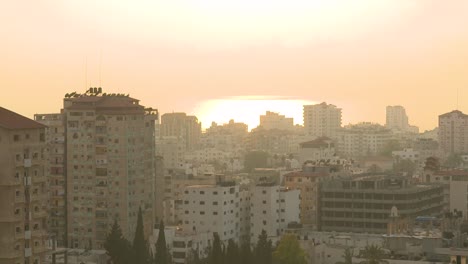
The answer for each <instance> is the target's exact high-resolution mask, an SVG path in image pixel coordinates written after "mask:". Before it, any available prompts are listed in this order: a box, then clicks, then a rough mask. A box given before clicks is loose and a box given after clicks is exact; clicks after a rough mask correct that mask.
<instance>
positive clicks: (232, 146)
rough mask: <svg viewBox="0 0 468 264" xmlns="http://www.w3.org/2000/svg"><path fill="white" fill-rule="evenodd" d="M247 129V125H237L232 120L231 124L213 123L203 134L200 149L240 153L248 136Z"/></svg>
mask: <svg viewBox="0 0 468 264" xmlns="http://www.w3.org/2000/svg"><path fill="white" fill-rule="evenodd" d="M247 128H248V126H247V125H246V124H244V123H236V122H234V120H232V119H231V120H229V123H227V124H222V125H218V124H216V123H215V122H213V123H211V126H210V127H209V128H208V129H206V131H205V133H203V134H202V136H201V138H200V147H201V148H216V149H219V150H223V151H233V152H240V151H242V150H243V143H244V140H245V138H246V137H247V135H248V131H247Z"/></svg>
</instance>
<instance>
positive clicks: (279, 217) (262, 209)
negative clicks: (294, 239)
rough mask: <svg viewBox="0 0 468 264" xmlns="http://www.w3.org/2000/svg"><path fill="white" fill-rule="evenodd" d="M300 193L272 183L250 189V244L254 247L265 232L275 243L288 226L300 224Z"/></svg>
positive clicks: (261, 184)
mask: <svg viewBox="0 0 468 264" xmlns="http://www.w3.org/2000/svg"><path fill="white" fill-rule="evenodd" d="M299 197H300V191H299V190H290V189H288V188H285V187H282V186H279V185H275V184H272V183H260V184H257V185H256V186H255V187H254V188H253V189H252V195H251V199H250V201H251V208H250V244H251V245H255V244H256V243H257V240H258V236H259V235H260V234H261V233H262V230H265V231H266V233H267V236H268V239H271V240H272V241H274V242H276V241H278V240H279V238H280V237H281V234H282V233H283V232H284V231H285V229H286V228H287V227H288V224H298V223H299V222H300V218H299V215H300V208H299V200H300V198H299Z"/></svg>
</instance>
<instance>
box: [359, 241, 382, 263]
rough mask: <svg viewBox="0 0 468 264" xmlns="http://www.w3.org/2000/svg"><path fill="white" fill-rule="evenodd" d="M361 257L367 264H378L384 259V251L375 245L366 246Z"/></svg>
mask: <svg viewBox="0 0 468 264" xmlns="http://www.w3.org/2000/svg"><path fill="white" fill-rule="evenodd" d="M363 257H364V258H365V259H366V260H367V264H379V263H380V261H381V260H382V259H383V257H384V251H383V249H382V248H381V247H379V246H376V245H370V246H366V248H365V249H364V252H363Z"/></svg>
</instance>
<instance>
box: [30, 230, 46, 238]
mask: <svg viewBox="0 0 468 264" xmlns="http://www.w3.org/2000/svg"><path fill="white" fill-rule="evenodd" d="M31 235H32V237H45V236H46V232H45V231H44V230H33V231H32V233H31Z"/></svg>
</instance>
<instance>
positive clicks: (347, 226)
mask: <svg viewBox="0 0 468 264" xmlns="http://www.w3.org/2000/svg"><path fill="white" fill-rule="evenodd" d="M320 197H321V198H320V223H319V224H320V229H321V230H322V231H336V232H358V233H359V232H367V233H382V234H384V233H386V232H387V225H388V223H389V216H390V212H391V210H392V207H394V206H395V207H396V208H397V210H398V212H399V214H400V216H401V217H403V218H406V219H407V220H409V221H411V220H414V219H415V218H416V217H418V216H430V215H437V214H440V213H441V212H442V209H443V207H444V201H443V200H444V191H443V187H442V186H441V185H425V184H419V185H413V184H411V183H410V180H409V179H408V178H405V177H388V176H384V175H370V176H360V177H356V178H342V179H330V180H327V181H322V182H321V187H320Z"/></svg>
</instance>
